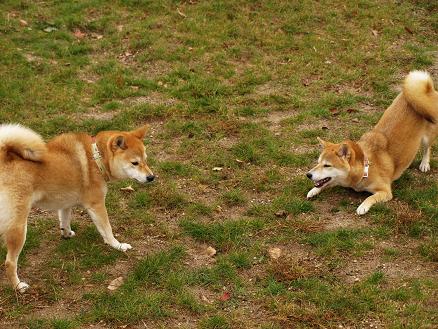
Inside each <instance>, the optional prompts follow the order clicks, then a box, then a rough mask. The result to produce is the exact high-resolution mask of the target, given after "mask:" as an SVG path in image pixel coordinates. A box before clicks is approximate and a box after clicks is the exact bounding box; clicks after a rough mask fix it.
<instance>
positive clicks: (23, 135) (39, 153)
mask: <svg viewBox="0 0 438 329" xmlns="http://www.w3.org/2000/svg"><path fill="white" fill-rule="evenodd" d="M0 152H1V153H2V155H4V154H7V153H14V154H15V155H18V156H19V157H21V158H23V159H25V160H31V161H37V162H40V161H41V160H42V158H43V156H44V154H45V153H46V152H47V147H46V143H45V142H44V141H43V138H42V137H41V136H40V135H38V134H37V133H36V132H34V131H33V130H31V129H29V128H26V127H23V126H21V125H19V124H3V125H0Z"/></svg>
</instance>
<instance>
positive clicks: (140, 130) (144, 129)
mask: <svg viewBox="0 0 438 329" xmlns="http://www.w3.org/2000/svg"><path fill="white" fill-rule="evenodd" d="M148 130H149V126H148V125H144V126H142V127H140V128H137V129H135V130H133V131H131V134H132V135H134V136H135V137H137V138H138V139H144V138H145V136H146V132H147V131H148Z"/></svg>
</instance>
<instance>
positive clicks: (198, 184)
mask: <svg viewBox="0 0 438 329" xmlns="http://www.w3.org/2000/svg"><path fill="white" fill-rule="evenodd" d="M436 12H437V6H436V4H435V3H434V2H433V1H425V0H415V1H414V0H409V1H376V0H361V1H353V2H346V1H340V0H336V1H327V0H322V1H313V0H305V1H300V2H299V1H286V0H268V1H235V0H220V1H213V0H208V1H173V0H157V1H149V0H117V1H112V2H108V1H102V0H81V1H72V0H67V1H47V2H32V1H29V0H23V1H16V0H7V1H3V2H1V3H0V75H1V77H2V78H1V79H0V121H1V122H18V123H21V124H24V125H26V126H29V127H31V128H33V129H35V130H36V131H38V132H39V133H40V134H41V135H42V136H43V137H44V138H46V139H49V138H52V137H53V136H55V135H57V134H60V133H63V132H69V131H73V132H76V131H85V132H87V133H89V134H91V135H95V134H96V133H97V132H98V131H100V130H116V129H120V130H125V129H132V128H134V127H136V126H139V125H142V124H145V123H147V124H149V125H150V128H151V129H150V131H149V132H148V135H147V138H146V140H145V144H146V149H147V153H148V159H149V160H148V161H149V164H150V167H151V168H152V170H153V171H154V173H155V174H156V176H157V179H156V180H155V181H154V182H153V183H152V184H145V185H142V184H138V183H136V182H130V181H122V182H113V183H111V184H109V190H108V195H107V198H106V204H107V209H108V214H109V217H110V222H111V224H112V229H113V232H114V233H115V235H116V237H117V239H119V240H120V241H123V242H127V243H130V244H132V246H133V250H131V251H130V252H128V253H126V254H123V253H120V252H118V251H115V250H112V249H111V248H110V247H109V246H108V245H106V244H104V242H103V239H102V238H101V237H100V235H99V233H98V232H97V230H96V229H95V228H94V226H93V224H92V222H91V220H90V219H89V217H88V216H87V215H86V213H85V212H81V210H80V209H75V210H74V218H73V227H74V230H75V231H76V233H77V235H76V236H75V237H74V238H73V239H70V240H61V239H60V238H59V232H58V224H57V218H56V213H52V212H47V213H46V212H40V211H37V212H33V213H32V215H31V216H30V219H29V225H28V236H27V241H26V244H25V247H24V250H23V252H22V255H21V257H20V260H19V264H20V267H19V274H20V277H21V278H22V279H23V280H25V281H26V282H28V283H29V284H30V285H31V291H30V293H29V294H28V295H25V296H19V295H16V294H15V293H14V291H13V289H11V288H10V287H9V286H7V285H6V283H5V284H2V285H1V286H0V327H4V326H7V327H8V326H12V327H29V328H82V327H88V326H91V325H98V326H99V325H104V326H108V327H123V326H126V325H128V326H133V327H138V326H147V327H153V328H176V327H179V326H178V324H179V323H182V326H181V327H183V326H184V325H185V323H186V322H187V326H189V327H197V328H264V329H268V328H269V329H278V328H289V327H296V328H315V327H321V326H324V327H339V326H341V325H342V326H343V327H354V326H362V325H363V326H367V325H369V324H371V323H375V324H376V326H377V325H378V326H380V327H385V328H386V327H388V328H401V327H403V328H404V327H406V328H413V327H418V328H423V327H424V328H427V327H432V326H433V324H434V323H435V322H436V315H435V313H436V312H435V310H434V308H433V306H434V305H435V304H436V302H435V300H436V299H437V294H438V293H437V291H438V287H437V285H436V275H435V274H434V273H435V267H434V266H435V265H436V261H437V256H436V255H437V234H438V221H437V218H438V212H437V209H438V208H437V199H438V185H437V183H436V182H437V179H438V176H437V173H436V170H437V163H438V162H437V161H434V160H433V159H432V161H431V165H432V170H431V172H430V173H427V174H422V173H420V172H419V171H418V170H417V169H416V168H417V167H418V163H419V159H416V160H415V161H414V164H413V165H412V166H411V168H409V169H408V170H407V171H406V173H405V174H404V175H403V176H402V177H401V178H400V179H399V180H398V181H397V182H395V183H394V184H393V194H394V200H392V201H390V202H388V203H385V204H382V205H376V206H374V207H373V208H372V209H371V210H370V212H369V214H367V215H366V216H364V217H357V216H356V215H355V209H356V207H357V206H358V205H359V204H360V202H362V201H363V199H364V198H365V197H366V194H365V193H355V192H353V191H350V190H347V189H344V188H340V187H339V188H335V189H331V190H327V191H324V192H323V193H321V195H320V196H318V198H316V199H315V200H306V193H307V192H308V190H309V189H310V188H311V187H312V183H311V182H310V180H308V179H307V178H306V177H305V173H306V172H307V171H308V170H309V168H311V167H312V166H313V165H314V164H315V163H316V161H317V158H318V156H319V151H320V148H319V145H318V142H317V139H316V137H318V136H319V137H321V138H324V139H327V140H329V141H333V142H339V141H341V140H343V139H358V138H360V136H361V135H362V134H363V133H364V132H366V131H368V130H369V129H371V127H372V126H373V125H374V124H375V123H376V122H377V120H378V119H379V118H380V116H381V114H382V112H383V110H384V109H385V108H386V107H387V106H388V105H389V104H391V102H392V100H393V99H394V97H395V96H396V95H397V91H396V90H395V86H399V85H400V83H401V79H402V77H403V76H404V75H406V73H407V72H408V71H409V70H412V69H426V70H430V71H432V72H435V71H436V61H437V59H436V51H437V47H436V43H435V42H434V41H435V40H436V39H437V34H438V29H437V28H438V25H437V18H438V16H437V14H436ZM434 79H435V80H436V77H434ZM353 120H354V121H353ZM436 151H438V148H437V147H436V146H435V147H434V149H433V157H434V156H436V154H435V153H436ZM214 167H221V168H222V170H220V171H213V168H214ZM128 185H132V188H133V189H134V191H131V192H128V191H123V190H121V188H124V187H126V186H128ZM208 246H211V247H214V248H215V249H216V250H217V253H216V255H214V256H209V255H207V253H206V248H207V247H208ZM272 247H278V248H280V249H281V256H280V258H279V259H277V260H274V259H271V258H270V256H269V252H268V250H269V249H270V248H272ZM5 255H6V251H5V249H4V248H3V247H2V248H1V249H0V258H1V259H4V257H5ZM353 260H356V262H354V263H352V261H353ZM1 261H3V260H1ZM383 263H384V264H385V265H386V267H383V266H381V265H382V264H383ZM352 264H356V265H352ZM417 268H420V270H417ZM388 269H403V271H405V272H406V273H404V272H403V271H396V270H393V271H390V270H388ZM351 271H356V272H354V273H351ZM119 276H123V278H124V280H125V281H124V284H123V285H122V286H121V287H120V288H119V289H118V290H116V291H113V292H109V291H107V288H106V287H107V286H108V284H109V282H111V281H112V280H113V279H115V278H117V277H119ZM354 276H357V277H358V278H359V281H354V278H353V277H354ZM224 296H225V297H224ZM65 305H68V310H66V306H65ZM365 320H367V321H369V322H368V324H364V322H362V321H365Z"/></svg>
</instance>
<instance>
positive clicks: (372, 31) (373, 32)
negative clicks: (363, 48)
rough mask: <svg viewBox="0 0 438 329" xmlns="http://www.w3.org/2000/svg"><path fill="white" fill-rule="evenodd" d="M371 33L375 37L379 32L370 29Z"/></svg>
mask: <svg viewBox="0 0 438 329" xmlns="http://www.w3.org/2000/svg"><path fill="white" fill-rule="evenodd" d="M371 33H372V34H373V35H374V36H375V37H377V36H378V35H379V33H378V32H377V31H376V30H371Z"/></svg>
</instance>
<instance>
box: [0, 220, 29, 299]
mask: <svg viewBox="0 0 438 329" xmlns="http://www.w3.org/2000/svg"><path fill="white" fill-rule="evenodd" d="M26 224H27V220H24V223H19V224H18V225H14V224H12V226H11V227H10V228H9V229H8V230H7V231H6V233H5V242H6V248H7V250H8V253H7V254H6V262H5V267H6V276H7V277H8V279H9V281H10V282H11V284H12V287H13V288H14V289H16V290H18V291H19V292H21V293H23V292H25V291H26V290H27V289H28V288H29V285H28V284H27V283H26V282H22V281H20V279H19V278H18V274H17V262H18V257H19V256H20V253H21V250H22V249H23V246H24V242H25V241H26V230H27V228H26Z"/></svg>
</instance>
